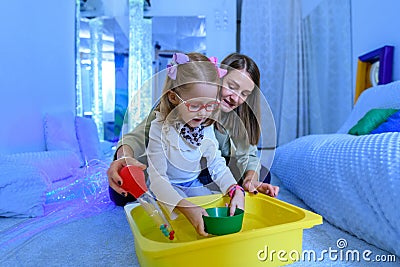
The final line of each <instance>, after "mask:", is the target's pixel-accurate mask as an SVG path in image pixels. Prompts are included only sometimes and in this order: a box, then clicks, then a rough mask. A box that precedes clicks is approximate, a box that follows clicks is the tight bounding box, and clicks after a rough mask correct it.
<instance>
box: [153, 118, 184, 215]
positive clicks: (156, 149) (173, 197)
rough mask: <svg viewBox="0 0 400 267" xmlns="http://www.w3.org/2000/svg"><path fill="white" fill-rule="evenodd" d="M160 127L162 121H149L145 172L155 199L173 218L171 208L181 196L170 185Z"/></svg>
mask: <svg viewBox="0 0 400 267" xmlns="http://www.w3.org/2000/svg"><path fill="white" fill-rule="evenodd" d="M162 127H163V122H161V121H158V120H154V121H153V122H152V123H151V127H150V131H149V144H148V147H147V159H148V164H149V166H148V168H147V173H148V175H149V180H150V190H151V191H152V192H153V193H154V195H155V196H156V198H157V200H158V201H159V202H160V203H162V204H163V205H164V206H165V208H166V209H167V211H168V212H169V216H170V218H171V219H175V217H176V214H175V213H173V210H174V209H175V207H176V206H177V205H178V203H179V202H180V201H181V200H182V199H183V197H182V196H181V195H179V193H178V192H177V191H176V190H175V189H174V188H173V187H172V185H171V182H170V180H169V178H168V176H167V168H168V163H167V158H166V155H165V151H164V149H163V140H162V136H163V134H162ZM164 136H165V135H164Z"/></svg>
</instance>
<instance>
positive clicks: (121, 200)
mask: <svg viewBox="0 0 400 267" xmlns="http://www.w3.org/2000/svg"><path fill="white" fill-rule="evenodd" d="M108 192H109V194H110V199H111V201H112V202H114V203H115V205H117V206H121V207H123V206H125V205H126V204H127V203H128V202H133V201H135V200H136V198H135V197H134V196H132V195H131V194H130V193H128V196H126V197H124V196H121V195H120V194H118V193H117V192H116V191H115V190H114V189H112V188H111V187H110V186H109V187H108Z"/></svg>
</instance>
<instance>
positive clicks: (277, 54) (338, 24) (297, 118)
mask: <svg viewBox="0 0 400 267" xmlns="http://www.w3.org/2000/svg"><path fill="white" fill-rule="evenodd" d="M349 1H350V0H338V1H329V0H323V1H321V3H320V4H319V6H318V7H317V8H316V9H314V10H313V11H312V12H311V14H310V15H309V16H307V17H306V18H304V19H302V14H301V5H300V1H297V0H252V1H250V0H243V3H242V18H241V36H240V38H241V41H240V42H241V43H240V46H241V53H243V54H247V55H249V56H250V57H252V58H253V59H254V60H255V61H256V63H257V64H258V66H259V68H260V71H261V88H260V89H261V91H262V93H263V95H264V97H265V99H266V101H267V102H268V103H269V106H270V108H271V111H272V113H273V116H274V119H275V126H276V139H277V140H276V142H277V145H282V144H285V143H287V142H290V141H291V140H293V139H295V138H297V137H300V136H303V135H308V134H314V133H330V132H335V131H336V130H337V129H338V128H339V127H340V125H341V123H343V122H344V120H345V118H346V116H347V115H348V114H349V112H350V110H351V107H352V104H351V101H352V100H351V99H352V97H351V92H352V86H351V45H350V40H351V39H350V36H351V35H350V3H349ZM263 130H264V129H263ZM263 138H264V139H268V136H264V137H263ZM263 142H264V143H268V141H267V140H263Z"/></svg>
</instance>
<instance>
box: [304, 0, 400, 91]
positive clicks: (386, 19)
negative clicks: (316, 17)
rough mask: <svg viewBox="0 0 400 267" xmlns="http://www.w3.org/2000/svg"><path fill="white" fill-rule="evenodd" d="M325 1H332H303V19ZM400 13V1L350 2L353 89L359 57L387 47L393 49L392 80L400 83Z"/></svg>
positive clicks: (356, 0) (357, 0)
mask: <svg viewBox="0 0 400 267" xmlns="http://www.w3.org/2000/svg"><path fill="white" fill-rule="evenodd" d="M322 1H331V0H302V6H301V7H302V15H303V17H305V16H307V15H308V14H309V13H310V12H311V11H312V10H313V9H314V8H315V7H317V6H318V4H319V3H320V2H322ZM399 11H400V1H398V0H380V1H377V0H351V12H352V13H351V24H352V29H351V30H352V46H353V49H352V55H353V56H352V58H353V60H352V69H353V86H354V88H355V76H356V72H357V61H358V57H359V56H361V55H364V54H365V53H368V52H370V51H372V50H375V49H377V48H380V47H382V46H385V45H392V46H394V59H393V80H400V38H399V34H398V32H399V29H400V15H399ZM354 88H351V89H352V90H354Z"/></svg>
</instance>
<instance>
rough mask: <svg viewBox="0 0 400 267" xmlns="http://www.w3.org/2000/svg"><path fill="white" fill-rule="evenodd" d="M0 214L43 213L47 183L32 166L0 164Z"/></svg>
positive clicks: (9, 215) (31, 215) (16, 215)
mask: <svg viewBox="0 0 400 267" xmlns="http://www.w3.org/2000/svg"><path fill="white" fill-rule="evenodd" d="M0 173H1V179H0V188H1V190H0V216H1V217H36V216H42V215H44V204H45V202H46V192H47V190H48V188H49V183H48V182H47V180H46V178H45V177H44V176H43V175H42V173H41V172H40V170H39V169H38V168H36V167H34V166H30V165H26V164H19V165H11V164H6V163H3V164H1V165H0Z"/></svg>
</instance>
